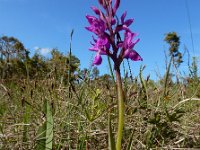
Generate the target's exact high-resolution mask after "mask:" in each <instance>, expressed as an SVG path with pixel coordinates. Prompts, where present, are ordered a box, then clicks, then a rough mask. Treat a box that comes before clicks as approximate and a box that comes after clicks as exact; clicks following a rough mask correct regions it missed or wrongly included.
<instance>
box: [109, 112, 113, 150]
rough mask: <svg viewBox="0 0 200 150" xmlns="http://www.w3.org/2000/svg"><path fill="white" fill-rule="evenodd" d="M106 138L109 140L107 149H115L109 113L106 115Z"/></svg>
mask: <svg viewBox="0 0 200 150" xmlns="http://www.w3.org/2000/svg"><path fill="white" fill-rule="evenodd" d="M108 140H109V150H115V139H114V135H113V133H112V126H111V116H110V113H109V115H108Z"/></svg>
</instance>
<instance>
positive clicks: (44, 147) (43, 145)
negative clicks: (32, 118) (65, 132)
mask: <svg viewBox="0 0 200 150" xmlns="http://www.w3.org/2000/svg"><path fill="white" fill-rule="evenodd" d="M44 109H45V115H46V121H45V122H44V123H43V125H42V126H41V127H40V128H39V130H38V139H37V145H36V149H37V150H51V149H52V145H53V116H52V108H51V106H50V104H49V102H48V101H47V100H45V102H44Z"/></svg>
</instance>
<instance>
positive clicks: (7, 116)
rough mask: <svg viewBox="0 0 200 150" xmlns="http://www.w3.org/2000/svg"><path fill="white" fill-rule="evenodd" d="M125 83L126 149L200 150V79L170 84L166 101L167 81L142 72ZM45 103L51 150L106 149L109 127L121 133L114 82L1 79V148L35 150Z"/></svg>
mask: <svg viewBox="0 0 200 150" xmlns="http://www.w3.org/2000/svg"><path fill="white" fill-rule="evenodd" d="M182 80H183V79H182ZM185 80H186V79H184V81H185ZM123 81H124V84H123V85H124V88H125V91H126V95H125V96H126V101H125V127H124V135H123V141H122V143H123V145H122V147H123V149H130V150H131V149H173V148H174V149H175V148H200V119H199V116H200V108H199V107H200V99H199V97H200V95H199V94H200V92H199V91H200V84H199V80H197V81H193V80H192V79H191V80H190V81H188V82H187V83H184V82H181V83H176V82H175V81H169V82H168V85H167V86H168V87H167V95H165V96H163V92H164V91H165V90H166V89H165V86H166V84H165V83H163V82H162V81H163V80H162V81H160V82H154V81H152V80H149V79H144V78H143V76H142V69H141V73H140V75H139V76H138V77H135V79H133V80H131V79H130V78H126V79H125V78H124V79H123ZM125 81H126V82H125ZM69 89H71V90H69ZM46 100H47V101H48V103H49V106H50V107H51V112H52V119H53V140H52V145H53V149H77V150H81V149H94V150H96V149H97V150H98V149H107V148H108V130H109V128H108V127H110V128H111V129H112V132H113V133H115V132H116V131H117V113H116V112H117V97H116V89H115V83H114V82H113V80H112V78H110V79H106V80H105V78H101V77H98V78H95V79H89V78H86V79H84V80H81V81H80V82H71V83H70V84H65V83H64V82H61V81H58V80H55V79H54V78H51V77H48V78H46V79H44V80H36V79H35V80H27V79H24V80H20V79H19V80H17V79H15V80H12V79H11V80H1V83H0V149H37V146H38V141H40V140H41V139H40V138H41V135H39V132H38V130H39V128H41V126H43V124H44V122H45V121H46V120H47V117H46V116H47V114H46V113H45V109H44V106H45V101H46ZM108 114H109V115H108ZM108 116H109V117H110V120H109V121H110V125H109V126H108V124H109V121H108ZM115 138H116V137H115Z"/></svg>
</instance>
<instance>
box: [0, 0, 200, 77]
mask: <svg viewBox="0 0 200 150" xmlns="http://www.w3.org/2000/svg"><path fill="white" fill-rule="evenodd" d="M92 5H98V3H97V0H73V1H71V0H0V18H1V21H0V35H1V36H2V35H7V36H14V37H16V38H18V39H19V40H20V41H21V42H22V43H24V45H25V47H26V48H27V49H29V50H30V51H31V52H32V53H34V51H35V49H37V48H38V47H39V48H41V49H42V51H41V53H42V54H44V55H46V52H48V51H49V50H50V49H52V48H58V49H59V50H60V51H61V52H63V53H65V54H66V53H67V52H68V50H69V40H70V32H71V30H72V29H74V30H75V32H74V36H73V42H72V53H73V54H74V55H75V56H77V57H78V58H79V59H80V61H81V68H88V67H89V66H90V64H91V61H92V57H93V56H94V53H92V52H90V51H89V50H88V48H89V47H90V41H92V38H91V35H92V33H90V32H88V31H86V30H85V28H84V27H85V26H88V23H87V20H86V19H85V15H86V14H92V11H91V10H90V6H92ZM199 6H200V1H199V0H188V8H189V12H190V20H191V22H190V23H191V27H192V34H193V42H194V51H193V48H192V41H191V32H190V25H189V19H188V17H187V9H186V5H185V0H154V1H149V0H138V1H136V0H123V1H122V0H121V5H120V8H119V11H118V12H117V14H118V16H121V14H122V12H123V11H125V10H127V12H128V15H127V18H134V19H135V22H134V23H133V24H132V25H131V29H132V31H135V32H137V33H139V38H140V39H141V40H140V42H139V43H138V44H137V45H136V46H135V49H136V50H137V51H138V53H139V54H140V55H141V56H142V57H143V59H144V61H143V62H131V68H132V71H133V74H134V75H137V74H138V70H139V66H140V65H141V64H142V65H146V70H145V75H148V74H151V76H152V77H153V78H154V79H157V76H156V72H160V73H161V74H163V71H164V67H165V54H164V50H166V51H167V48H168V45H167V44H166V43H165V42H164V41H163V39H164V34H165V33H168V32H172V31H175V32H177V34H178V35H179V36H180V40H181V45H180V51H184V45H185V46H186V47H187V48H188V50H189V51H190V54H191V55H192V56H198V57H199V56H200V13H199ZM125 64H126V63H125ZM186 66H187V59H186V57H185V62H184V63H183V64H182V67H181V68H182V69H183V70H186V69H185V68H186ZM99 70H100V72H101V73H102V74H103V73H108V72H109V71H108V70H109V69H108V63H107V58H106V57H103V64H102V65H101V66H99Z"/></svg>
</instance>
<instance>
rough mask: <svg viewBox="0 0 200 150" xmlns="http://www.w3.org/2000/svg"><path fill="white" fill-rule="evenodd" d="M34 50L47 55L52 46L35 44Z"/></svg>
mask: <svg viewBox="0 0 200 150" xmlns="http://www.w3.org/2000/svg"><path fill="white" fill-rule="evenodd" d="M34 50H35V51H36V52H37V53H40V54H41V55H43V56H47V55H48V54H49V53H50V52H51V51H52V48H40V47H38V46H35V47H34Z"/></svg>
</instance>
